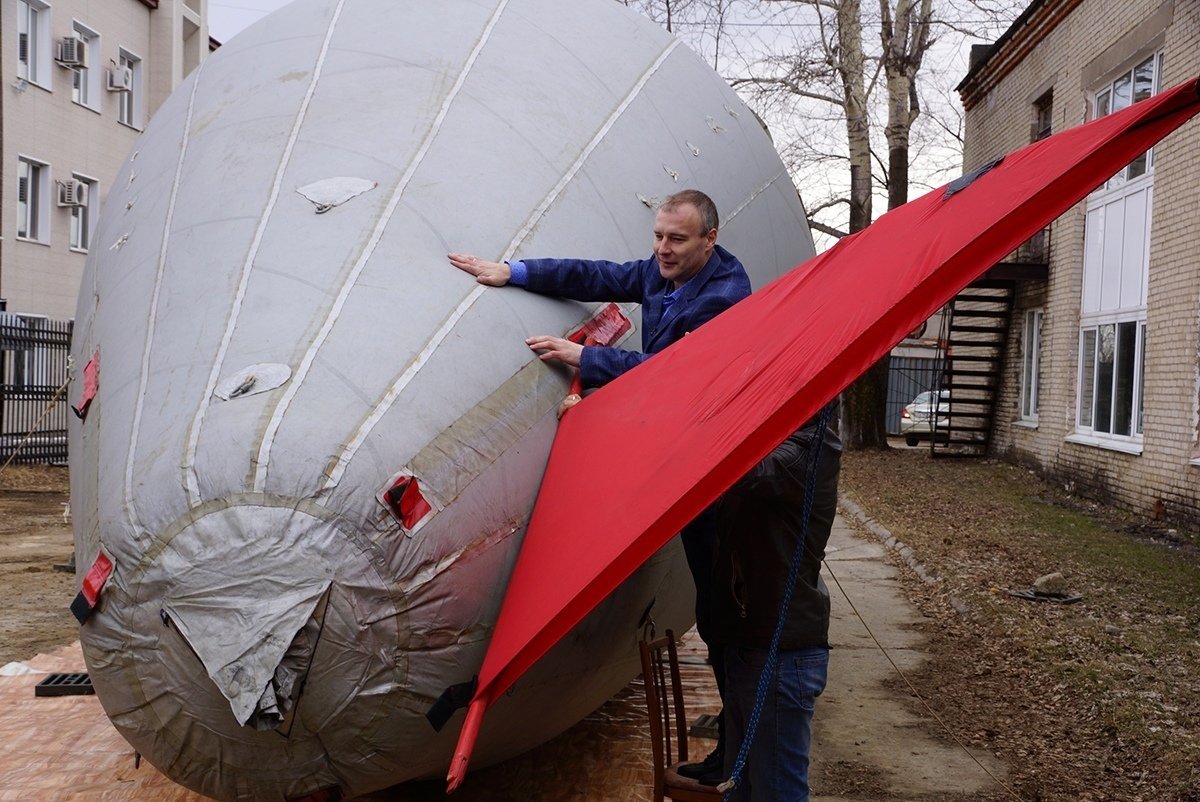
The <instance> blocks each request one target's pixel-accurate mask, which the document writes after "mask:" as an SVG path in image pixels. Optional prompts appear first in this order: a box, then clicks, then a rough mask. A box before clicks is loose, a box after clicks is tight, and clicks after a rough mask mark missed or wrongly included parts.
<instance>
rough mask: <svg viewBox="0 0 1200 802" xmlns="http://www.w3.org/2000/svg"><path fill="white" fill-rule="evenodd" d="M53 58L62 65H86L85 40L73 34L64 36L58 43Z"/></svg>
mask: <svg viewBox="0 0 1200 802" xmlns="http://www.w3.org/2000/svg"><path fill="white" fill-rule="evenodd" d="M54 60H55V61H57V62H58V63H59V64H61V65H63V66H64V67H86V66H87V42H85V41H83V40H82V39H79V38H76V37H74V36H64V37H63V38H62V41H60V42H59V43H58V54H57V55H56V56H55V58H54Z"/></svg>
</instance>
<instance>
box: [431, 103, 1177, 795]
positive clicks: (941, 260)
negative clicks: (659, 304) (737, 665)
mask: <svg viewBox="0 0 1200 802" xmlns="http://www.w3.org/2000/svg"><path fill="white" fill-rule="evenodd" d="M1198 100H1200V99H1198V98H1197V82H1196V80H1192V81H1189V82H1188V83H1187V84H1185V85H1183V86H1180V87H1177V88H1176V89H1174V90H1172V91H1170V92H1166V93H1163V94H1160V95H1158V96H1156V97H1153V98H1151V99H1149V100H1146V101H1143V102H1142V103H1139V104H1137V105H1135V106H1132V107H1130V108H1128V109H1124V110H1122V111H1120V112H1117V113H1116V114H1112V115H1109V116H1108V117H1104V118H1101V119H1099V120H1096V121H1093V122H1091V123H1088V124H1086V125H1082V126H1079V127H1077V128H1074V129H1071V130H1068V131H1065V132H1063V133H1060V134H1057V135H1055V136H1052V137H1050V138H1048V139H1045V140H1042V141H1040V142H1037V143H1034V144H1032V145H1030V146H1028V147H1026V148H1023V149H1022V150H1019V151H1017V152H1015V153H1013V154H1010V155H1009V156H1007V157H1006V158H1005V159H1004V160H1003V161H1002V162H1001V163H1000V164H999V165H997V166H996V167H995V168H994V169H992V170H990V171H988V172H986V173H984V174H983V175H981V176H980V177H979V178H978V179H976V180H975V181H974V182H973V183H971V184H970V185H969V186H967V187H966V188H964V189H962V190H960V191H958V192H957V193H955V194H953V195H951V196H950V197H949V198H946V197H944V196H943V193H944V188H942V189H938V190H935V191H934V192H931V193H929V194H927V195H925V196H923V197H921V198H919V199H917V200H915V201H913V202H911V203H909V204H907V205H905V206H903V207H901V208H899V209H896V210H894V211H892V212H889V213H888V214H886V215H884V216H883V217H881V218H880V219H879V220H878V221H876V222H875V223H874V224H873V225H872V226H871V227H870V228H868V229H866V230H865V231H862V232H860V233H858V234H856V235H855V236H852V237H846V238H845V239H843V240H842V241H840V242H839V243H838V244H837V245H836V246H835V247H834V248H832V249H830V250H829V251H826V252H825V253H823V254H821V255H820V256H817V257H815V258H814V259H811V260H809V261H808V262H806V263H805V264H804V265H802V266H800V267H798V268H796V269H795V270H793V271H791V272H790V273H789V274H787V275H785V276H784V277H782V278H780V279H779V280H778V281H775V282H774V283H772V284H771V285H769V286H768V287H766V288H764V289H762V290H760V291H759V292H757V293H755V294H754V295H752V296H751V297H750V298H747V299H746V300H744V301H742V302H741V303H739V304H737V305H736V306H735V307H733V308H732V309H730V310H729V311H727V312H725V313H724V314H722V315H721V316H720V317H718V318H716V319H715V320H713V321H712V322H710V323H708V324H707V325H705V326H704V327H703V328H701V329H698V330H697V331H695V332H693V333H691V334H690V335H689V336H688V337H686V338H684V339H683V340H681V341H679V342H678V343H676V344H674V345H672V346H671V347H669V348H667V349H666V350H664V351H662V352H661V353H659V354H657V355H656V356H655V357H654V358H653V359H650V360H648V361H647V362H645V363H643V364H642V365H641V366H639V367H638V368H637V369H635V370H632V371H630V372H628V373H626V374H625V375H623V376H621V377H620V378H618V379H616V380H615V381H613V382H612V383H610V384H609V385H607V386H606V387H604V388H602V389H600V390H599V391H597V392H596V393H595V394H594V395H593V396H591V397H590V398H589V399H588V403H586V404H582V405H580V406H579V407H578V408H576V409H575V410H574V411H572V413H571V414H570V415H567V416H565V417H564V418H563V421H562V423H561V425H560V428H559V431H558V435H557V437H556V439H555V443H554V447H553V449H552V451H551V454H550V461H549V464H548V466H547V470H546V475H545V479H544V480H543V483H542V488H541V492H540V493H539V495H538V500H537V504H536V506H535V508H534V512H533V516H532V518H531V520H530V524H529V529H528V532H527V534H526V536H525V541H524V543H523V545H522V549H521V553H520V556H519V558H518V560H517V564H516V567H515V569H514V571H513V576H512V579H511V581H510V583H509V587H508V592H507V595H506V597H505V600H504V604H503V607H502V609H501V612H500V617H499V619H498V621H497V622H496V628H495V631H494V633H493V636H492V641H491V644H490V646H489V649H488V652H487V655H486V657H485V659H484V663H483V667H482V669H481V671H480V675H479V687H478V690H477V691H476V694H475V697H474V700H473V702H472V716H471V726H470V727H468V728H466V729H464V731H463V734H462V735H461V736H460V739H459V748H458V750H457V751H456V753H455V756H454V759H453V761H452V763H451V766H450V772H449V778H448V779H449V780H450V788H451V790H453V788H455V787H457V785H458V784H459V783H460V782H461V781H462V778H463V777H464V776H465V773H466V766H467V761H468V760H469V757H470V753H471V748H472V746H473V743H474V738H475V733H476V732H477V728H478V725H479V717H480V716H481V715H482V710H483V709H484V708H485V707H487V706H489V705H490V704H491V703H492V702H494V701H495V700H496V698H497V697H498V696H499V695H500V694H501V693H503V692H504V691H505V690H506V689H507V688H509V687H510V686H511V685H512V683H514V682H515V681H516V680H517V679H518V678H519V677H520V676H521V675H522V674H523V673H524V672H525V671H526V670H527V669H528V668H529V667H530V666H531V665H533V663H534V662H535V661H536V660H537V659H538V658H540V657H541V656H542V655H543V654H545V653H546V652H547V651H548V650H549V649H550V648H551V647H552V646H553V645H554V644H555V643H556V642H557V641H558V640H559V639H560V638H562V637H563V636H564V635H566V634H567V632H568V631H569V630H570V629H571V628H572V627H573V626H575V624H577V623H578V622H579V621H580V620H581V619H582V618H583V617H584V616H585V615H586V614H587V613H588V612H589V611H590V610H591V609H592V608H593V607H594V606H595V605H596V604H598V603H599V602H600V601H601V600H602V599H603V598H604V597H605V596H607V595H608V594H609V593H611V592H612V591H613V590H614V589H615V588H616V587H617V586H618V585H619V584H620V583H621V582H622V581H623V580H624V579H625V578H627V577H628V576H629V575H630V574H631V573H632V572H633V571H634V570H635V569H636V568H637V567H638V566H639V565H641V564H642V563H643V562H644V561H645V560H646V559H647V558H649V557H650V556H651V555H652V554H654V552H655V551H657V550H658V549H659V548H660V547H661V546H662V545H663V544H664V543H666V542H667V541H668V540H669V539H670V538H671V537H672V536H673V535H674V534H675V533H676V532H678V531H679V530H680V529H681V528H682V527H683V526H684V525H685V524H686V523H687V522H688V521H690V520H691V519H692V518H694V517H695V516H696V515H697V514H698V513H699V512H700V511H701V510H703V509H704V508H705V507H706V506H708V505H709V504H710V503H712V502H713V501H714V500H715V499H716V498H717V497H718V496H719V495H720V494H721V493H723V492H724V491H725V490H726V489H728V488H729V487H730V486H731V485H732V484H733V483H734V482H735V481H737V479H738V478H739V477H741V476H742V475H743V474H744V473H745V472H746V471H747V470H749V469H750V468H751V467H753V466H754V465H755V464H756V463H757V462H758V461H759V460H761V459H762V458H763V457H764V456H766V455H767V454H768V453H769V452H770V451H771V449H773V448H774V447H775V446H776V445H778V444H779V443H780V442H782V441H783V439H784V438H785V437H787V436H788V435H789V434H790V433H791V432H792V431H794V430H795V429H797V428H798V427H799V426H800V425H801V424H802V423H804V421H806V420H808V419H809V418H810V417H812V415H813V414H815V413H816V412H817V411H818V410H819V409H820V408H821V407H822V406H823V405H825V404H826V403H828V402H829V401H830V400H831V399H833V398H834V397H835V396H836V395H837V394H838V393H839V392H841V390H842V389H844V388H845V387H846V386H847V385H849V384H850V383H851V382H852V381H854V379H855V378H857V377H858V376H859V375H860V374H862V373H863V371H865V370H866V369H867V368H868V367H870V366H871V365H872V364H874V363H875V362H876V361H877V360H878V359H879V358H881V357H882V356H883V355H884V354H886V353H887V352H888V351H889V350H890V349H891V348H892V347H893V346H895V345H896V343H898V342H899V341H900V340H901V339H903V338H904V336H905V335H906V334H907V333H908V332H910V331H912V330H913V329H915V328H916V327H917V326H918V325H920V323H921V322H922V321H924V320H925V319H926V318H928V317H929V316H930V315H931V314H932V313H933V312H934V311H936V310H937V309H938V308H940V307H941V306H943V305H944V304H945V303H946V302H947V301H949V300H950V299H951V298H952V297H953V296H954V295H955V294H957V293H958V292H959V291H960V290H961V289H962V288H963V287H965V286H966V285H967V284H969V283H970V282H971V281H973V280H974V279H976V278H977V277H978V276H980V275H981V274H982V273H983V272H984V271H986V270H987V269H988V268H990V267H991V266H993V265H994V264H996V263H997V262H999V261H1000V260H1001V259H1002V258H1004V256H1005V255H1007V254H1008V253H1010V252H1012V251H1013V250H1014V249H1016V247H1017V246H1018V245H1019V244H1021V243H1022V242H1024V241H1025V240H1027V239H1028V238H1029V237H1031V236H1032V235H1033V234H1035V233H1036V232H1037V231H1039V230H1040V229H1042V228H1044V227H1045V226H1046V225H1047V224H1049V223H1050V222H1051V221H1052V220H1054V218H1056V217H1058V216H1059V215H1060V214H1062V213H1063V212H1065V211H1066V210H1067V209H1069V208H1070V207H1071V206H1072V205H1074V204H1075V203H1076V202H1078V201H1079V200H1080V199H1082V198H1083V197H1084V196H1085V195H1086V194H1087V193H1088V192H1090V191H1091V190H1092V189H1094V188H1095V187H1097V186H1099V185H1100V184H1101V183H1102V182H1103V181H1105V180H1106V179H1108V178H1109V177H1110V176H1112V175H1113V174H1114V173H1115V172H1116V171H1117V170H1119V169H1120V168H1122V167H1123V166H1124V165H1126V164H1127V163H1129V162H1130V161H1132V160H1133V159H1134V158H1136V157H1137V156H1138V155H1139V154H1140V153H1142V152H1143V151H1145V150H1146V149H1147V148H1149V147H1150V146H1152V145H1153V144H1154V143H1155V142H1157V141H1159V140H1160V139H1162V138H1163V137H1164V136H1166V135H1167V134H1168V133H1170V132H1171V131H1173V130H1175V129H1176V128H1178V127H1179V126H1180V125H1182V124H1183V123H1184V122H1186V121H1187V120H1188V119H1190V118H1191V117H1192V116H1193V115H1195V114H1196V113H1197V111H1200V102H1198ZM613 443H621V444H622V448H621V449H614V448H611V445H612V444H613ZM580 476H604V477H605V481H603V482H581V481H579V479H578V477H580Z"/></svg>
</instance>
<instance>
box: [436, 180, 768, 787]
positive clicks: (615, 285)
mask: <svg viewBox="0 0 1200 802" xmlns="http://www.w3.org/2000/svg"><path fill="white" fill-rule="evenodd" d="M718 225H719V220H718V217H717V207H716V205H715V204H714V203H713V202H712V199H711V198H709V197H708V196H707V195H705V194H704V193H703V192H699V191H697V190H684V191H683V192H677V193H675V194H674V195H671V196H670V197H668V198H667V199H666V200H665V201H663V202H662V205H661V206H659V208H658V213H657V214H656V215H655V218H654V254H653V255H652V256H650V257H649V258H647V259H639V260H637V261H634V262H625V263H623V264H618V263H616V262H606V261H589V260H585V259H525V260H521V261H513V262H489V261H486V260H483V259H480V258H479V257H477V256H471V255H468V254H461V253H451V254H449V258H450V262H451V264H453V265H454V266H455V267H457V268H459V269H460V270H465V271H466V272H468V273H470V274H471V275H473V276H475V280H476V281H478V282H479V283H480V284H485V285H488V286H491V287H502V286H504V285H506V284H512V285H514V286H517V287H523V288H525V289H526V290H529V291H530V292H537V293H541V294H543V295H550V296H554V297H556V298H571V299H574V300H576V301H610V302H621V301H634V302H637V303H640V304H641V305H642V353H638V352H636V351H626V350H623V349H620V348H610V347H604V346H585V345H579V344H577V343H573V342H571V341H570V340H567V339H564V338H563V337H556V336H553V335H539V336H537V337H530V338H529V339H528V340H526V341H525V342H526V344H527V345H528V346H529V347H530V348H531V349H532V350H534V351H538V352H540V358H541V359H543V360H557V361H559V362H563V363H565V364H567V365H571V366H573V367H577V368H579V373H580V377H581V379H582V383H583V386H584V387H585V388H589V387H600V386H602V385H604V384H607V383H608V382H610V381H612V380H613V379H615V378H616V377H617V376H620V375H621V374H622V373H624V372H625V371H627V370H629V369H631V368H633V367H636V366H637V365H639V364H641V363H642V361H644V360H645V359H647V358H649V357H650V356H651V355H653V354H656V353H658V352H659V351H661V350H663V349H664V348H666V347H667V346H668V345H670V344H671V343H673V342H675V341H676V340H679V339H681V338H682V337H683V336H684V335H685V334H687V333H688V332H690V331H692V330H693V329H696V328H699V327H700V326H701V325H703V324H704V323H707V322H708V321H710V320H712V319H713V318H714V317H716V316H717V315H719V314H720V313H721V312H724V311H725V310H726V309H728V308H729V307H731V306H733V305H734V304H735V303H737V302H738V301H740V300H742V299H743V298H745V297H746V296H748V295H749V294H750V279H749V277H748V276H747V275H746V270H745V268H743V267H742V263H741V262H739V261H738V260H737V257H735V256H734V255H733V254H731V253H730V252H729V251H727V250H725V249H724V248H722V247H721V246H719V245H717V228H718ZM578 400H579V399H578V398H570V397H568V402H567V405H568V406H569V405H570V403H571V402H575V401H578ZM682 538H683V547H684V552H685V553H686V555H687V560H688V568H689V569H690V570H691V572H692V579H693V580H694V581H695V583H696V628H697V630H698V631H699V633H700V637H701V638H702V639H703V640H704V642H705V643H706V644H707V645H708V649H709V662H711V663H712V666H713V673H714V674H715V675H716V680H717V689H718V691H719V692H720V693H722V694H723V693H724V685H725V678H724V655H723V654H722V653H721V651H720V647H719V646H715V645H714V644H713V641H712V640H711V639H710V633H709V629H710V615H709V599H710V597H711V577H712V568H713V558H714V556H715V552H716V532H715V530H714V528H713V511H712V508H710V509H708V510H705V511H704V512H703V513H701V514H700V516H699V517H698V518H697V519H696V520H695V521H693V522H692V523H690V524H688V526H687V527H685V528H684V530H683V532H682ZM722 722H723V719H722ZM721 732H722V737H721V739H720V740H719V741H718V746H717V748H716V749H715V750H713V753H712V754H710V755H709V756H708V757H707V758H705V760H704V761H703V762H702V763H698V764H692V766H693V767H694V768H692V769H691V771H688V770H687V769H685V770H684V771H683V772H681V773H685V774H688V776H693V777H701V776H703V777H704V778H705V779H708V780H709V781H710V782H711V784H713V785H715V784H716V783H717V782H720V779H721V777H722V769H723V743H724V737H723V736H724V730H723V727H722V731H721Z"/></svg>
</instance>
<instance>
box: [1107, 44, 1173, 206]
mask: <svg viewBox="0 0 1200 802" xmlns="http://www.w3.org/2000/svg"><path fill="white" fill-rule="evenodd" d="M1162 69H1163V54H1162V52H1158V53H1155V54H1153V55H1150V56H1147V57H1146V58H1144V59H1142V60H1141V61H1140V62H1138V64H1137V65H1136V66H1134V67H1133V68H1132V69H1130V70H1128V71H1127V72H1123V73H1121V74H1120V75H1119V76H1117V78H1116V79H1115V80H1113V81H1112V83H1109V84H1106V85H1105V86H1103V87H1101V88H1100V89H1099V90H1098V91H1097V92H1096V94H1095V97H1094V99H1093V101H1092V118H1093V119H1098V118H1100V117H1103V116H1105V115H1106V114H1112V113H1113V112H1114V111H1120V110H1121V109H1123V108H1125V107H1126V106H1130V105H1132V104H1134V103H1137V102H1138V101H1141V100H1145V99H1146V98H1148V97H1150V96H1152V95H1156V94H1158V92H1159V90H1160V89H1161V88H1162ZM1153 161H1154V152H1153V150H1148V151H1146V152H1145V153H1143V154H1142V155H1141V156H1138V157H1137V158H1136V159H1134V160H1133V161H1132V162H1130V163H1129V165H1128V166H1127V167H1125V169H1123V170H1121V171H1120V172H1118V173H1117V174H1116V175H1114V176H1113V177H1112V178H1110V179H1109V180H1108V182H1107V183H1105V184H1104V186H1103V187H1101V188H1100V189H1099V190H1097V191H1098V192H1103V191H1104V190H1106V189H1113V188H1115V187H1118V186H1120V185H1121V184H1124V183H1125V182H1126V181H1130V180H1132V179H1134V178H1137V177H1138V176H1141V175H1145V174H1146V173H1147V172H1149V170H1150V168H1151V166H1152V165H1153Z"/></svg>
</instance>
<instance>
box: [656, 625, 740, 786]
mask: <svg viewBox="0 0 1200 802" xmlns="http://www.w3.org/2000/svg"><path fill="white" fill-rule="evenodd" d="M639 646H640V647H641V652H642V677H643V679H644V681H645V685H646V712H647V713H648V714H649V718H650V743H651V746H652V747H653V751H654V796H652V797H651V799H653V800H654V802H662V799H663V798H664V797H666V798H668V799H674V800H676V801H677V802H712V800H720V799H721V798H722V795H721V793H720V792H719V791H718V790H717V789H716V788H713V787H711V786H707V785H701V784H700V783H698V782H696V781H695V780H691V779H688V778H687V777H681V776H680V775H679V773H678V772H677V771H676V769H678V767H679V765H680V764H681V763H686V762H687V760H688V745H687V718H686V717H685V716H684V712H683V686H682V685H681V684H680V682H679V655H678V653H677V652H676V650H675V634H674V633H673V632H671V630H669V629H668V630H667V632H666V635H665V636H664V637H661V638H659V639H658V640H655V641H649V642H647V641H641V643H640V644H639ZM672 717H674V721H672ZM672 738H673V739H674V740H672ZM672 746H674V749H673V748H672Z"/></svg>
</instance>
